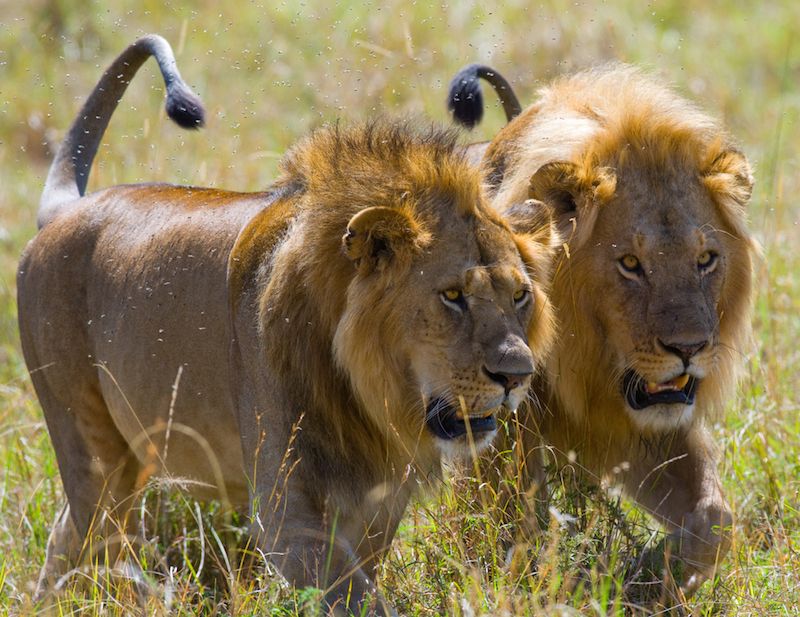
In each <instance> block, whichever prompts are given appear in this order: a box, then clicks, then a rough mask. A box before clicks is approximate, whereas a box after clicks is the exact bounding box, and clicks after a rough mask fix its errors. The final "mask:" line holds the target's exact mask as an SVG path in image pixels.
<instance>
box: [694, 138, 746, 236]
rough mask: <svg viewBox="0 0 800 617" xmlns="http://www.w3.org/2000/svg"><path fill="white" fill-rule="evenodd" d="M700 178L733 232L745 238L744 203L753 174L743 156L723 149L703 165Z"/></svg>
mask: <svg viewBox="0 0 800 617" xmlns="http://www.w3.org/2000/svg"><path fill="white" fill-rule="evenodd" d="M702 179H703V184H705V186H706V188H707V189H708V190H709V191H710V192H711V194H712V195H713V196H714V198H715V200H716V202H717V203H718V204H719V207H720V208H721V209H722V211H723V212H722V213H723V216H725V218H726V219H727V220H728V222H729V223H730V224H731V225H732V226H733V228H734V229H735V230H736V232H737V233H739V234H740V235H741V236H742V237H747V235H748V232H747V230H746V229H744V228H743V223H744V221H745V220H746V218H747V217H746V209H747V202H748V201H750V196H751V195H752V194H753V174H752V171H751V170H750V164H749V163H748V162H747V157H745V155H744V154H742V153H741V152H739V151H738V150H733V149H729V150H724V151H723V152H721V153H720V154H718V155H717V156H716V157H715V158H714V159H713V160H712V161H711V163H709V164H708V165H707V167H706V169H705V170H704V171H703V174H702Z"/></svg>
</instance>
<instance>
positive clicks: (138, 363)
mask: <svg viewBox="0 0 800 617" xmlns="http://www.w3.org/2000/svg"><path fill="white" fill-rule="evenodd" d="M143 41H144V42H142V41H140V42H137V43H136V44H134V46H132V47H131V48H129V49H128V50H126V52H123V56H121V57H120V59H118V61H117V65H120V66H122V67H123V69H122V70H125V69H124V67H125V66H127V62H125V58H126V54H130V53H132V50H133V52H135V53H137V54H140V53H141V50H140V49H139V47H137V46H142V45H144V46H145V47H146V49H154V50H155V51H154V52H153V53H155V54H160V56H157V57H159V63H160V64H166V65H167V66H169V63H168V62H166V59H167V55H168V46H166V43H165V42H163V41H162V40H160V39H155V40H154V39H152V37H151V38H149V39H146V40H145V39H143ZM165 46H166V47H165ZM137 66H138V65H137ZM133 72H135V68H134V69H133ZM124 77H125V83H127V81H129V80H130V78H131V77H132V72H128V73H127V74H126V75H125V76H124ZM118 79H121V78H118V77H117V75H116V73H115V72H113V71H112V72H107V74H106V76H104V78H103V79H102V80H101V82H100V84H98V87H97V88H96V89H95V93H93V95H92V97H90V100H89V102H88V103H87V107H85V108H84V110H83V111H82V112H81V114H80V115H79V117H78V120H76V124H75V125H74V126H73V128H72V129H71V131H70V135H75V136H77V135H82V134H86V135H89V138H88V139H90V140H91V139H94V140H95V141H98V140H99V136H97V135H95V133H94V131H95V130H98V129H97V127H94V128H93V127H92V123H93V119H94V118H99V119H100V121H99V122H98V124H99V125H101V126H100V129H99V130H101V129H102V127H104V126H105V122H107V121H108V117H107V116H108V115H110V113H111V111H113V107H114V105H115V104H116V101H117V100H118V98H119V92H117V93H116V94H115V96H114V98H113V101H112V103H113V104H111V103H109V104H107V105H105V107H104V108H103V109H104V110H98V109H95V108H94V107H92V106H93V105H95V104H96V103H97V97H100V100H104V99H102V93H103V92H108V91H109V89H110V88H111V87H113V85H114V84H115V83H116V80H118ZM109 80H112V81H111V82H109ZM123 89H124V88H123ZM98 93H100V94H98ZM87 123H88V125H87ZM76 139H77V138H76ZM78 143H80V142H78ZM63 148H66V151H61V152H59V155H58V156H57V158H56V162H55V163H54V168H53V170H51V174H50V177H49V180H48V188H47V189H46V191H45V194H44V195H43V198H42V212H41V213H40V222H41V224H42V225H43V228H42V230H41V231H40V233H39V235H38V236H37V237H36V238H34V240H32V241H31V243H30V244H29V246H28V247H27V249H26V251H25V253H24V255H23V257H22V259H21V263H20V268H19V276H18V294H19V303H18V304H19V314H20V331H21V339H22V345H23V351H24V353H25V358H26V362H27V363H28V366H29V369H30V371H31V377H32V379H33V382H34V385H35V387H36V391H37V394H38V395H39V398H40V401H41V404H42V408H43V410H44V413H45V417H46V420H47V424H48V428H49V430H50V433H51V436H52V439H53V444H54V447H55V450H56V454H57V457H58V462H59V468H60V470H61V474H62V479H63V481H64V487H65V492H66V494H67V498H68V502H69V507H68V508H67V509H66V510H65V511H64V512H63V513H62V514H61V515H60V516H59V519H58V520H57V522H56V526H55V527H54V530H53V533H52V535H51V539H50V542H49V546H48V556H47V561H46V563H45V567H44V569H43V571H42V576H41V579H40V589H39V593H40V594H41V593H43V592H44V591H45V590H46V589H47V588H48V587H49V586H52V585H53V584H54V582H55V581H56V580H57V579H58V577H59V576H60V575H61V574H62V573H64V572H66V571H67V570H68V569H69V568H70V567H72V566H74V565H76V564H77V563H80V561H81V560H82V559H86V558H96V555H97V554H98V553H101V551H102V548H103V545H102V543H100V544H97V543H94V542H87V541H86V539H87V535H88V536H90V537H91V536H92V535H93V534H95V533H96V534H99V535H100V536H101V537H102V538H103V539H104V541H108V542H109V543H110V544H112V545H113V544H114V543H115V542H118V536H117V539H116V540H115V536H114V534H113V533H112V532H113V531H114V530H115V526H116V529H121V530H126V529H127V525H128V523H130V521H129V520H128V518H129V517H128V516H127V513H128V510H129V508H130V507H131V506H132V505H133V504H132V501H133V500H134V499H135V493H136V490H137V489H138V488H140V487H141V486H142V485H143V484H144V483H146V481H147V479H148V478H149V477H151V476H166V477H168V478H173V479H177V480H179V481H181V482H182V484H183V485H184V486H185V487H186V488H187V490H189V491H191V492H192V493H193V494H195V495H197V496H199V497H208V496H217V497H221V498H223V499H224V500H226V501H227V502H228V503H230V504H231V505H233V506H234V507H238V508H243V509H244V508H247V506H248V505H249V508H250V512H251V514H253V515H254V516H255V521H256V522H255V524H254V525H253V530H254V541H255V542H257V543H258V548H259V549H260V550H261V551H263V553H264V554H265V555H270V556H272V557H271V559H272V560H273V561H274V562H275V563H276V565H278V567H279V569H280V570H281V571H282V573H283V574H284V575H285V576H286V577H287V578H288V579H289V580H290V581H292V582H294V583H297V584H302V585H316V586H322V587H328V590H329V593H328V595H327V600H326V601H327V602H328V604H329V605H338V604H341V603H342V602H345V601H349V603H350V604H349V607H350V609H351V610H353V611H355V612H356V613H358V612H359V611H360V610H361V609H362V608H364V606H363V603H364V602H366V601H368V597H369V596H372V597H373V599H374V597H375V595H376V594H377V590H376V589H375V586H374V584H373V583H372V580H371V576H372V574H373V570H374V568H375V566H376V564H377V562H378V559H379V558H380V556H381V554H382V553H383V552H384V551H385V550H386V549H387V547H388V545H389V543H390V542H391V539H392V537H393V535H394V532H395V529H396V527H397V525H398V523H399V520H400V517H401V516H402V513H403V510H404V508H405V505H406V502H407V500H408V498H409V496H410V495H411V494H412V493H413V491H414V490H415V488H416V487H417V486H418V485H419V484H420V483H421V482H425V481H427V480H428V479H429V478H435V477H436V476H437V474H438V473H439V461H440V456H441V452H442V451H445V452H453V453H455V454H468V453H469V452H470V451H471V447H472V446H473V445H477V447H479V448H480V447H481V446H482V445H484V444H485V443H486V442H488V440H489V439H490V438H491V436H492V435H493V434H494V432H495V429H494V427H495V419H494V416H495V413H496V412H497V411H498V410H499V409H500V408H501V407H509V408H512V409H513V408H515V407H516V406H517V405H518V404H519V402H520V401H521V400H522V398H523V397H524V395H525V392H526V390H527V387H528V385H529V383H530V379H531V375H532V373H533V370H534V367H535V365H534V360H536V359H539V358H540V357H543V355H544V352H545V350H546V348H547V346H548V344H549V342H550V341H551V340H552V337H553V325H552V316H551V311H550V307H549V303H548V300H547V298H546V297H545V295H544V294H543V291H542V289H543V287H542V285H543V282H544V278H545V272H546V270H547V267H548V263H549V261H550V259H551V256H552V251H551V243H552V238H553V236H552V234H551V229H550V220H549V218H548V217H544V218H542V217H541V215H540V213H539V212H538V211H532V212H531V217H530V218H529V219H528V220H527V221H524V220H523V221H519V223H520V224H521V228H520V229H521V231H520V232H519V233H517V232H514V231H512V230H511V229H510V227H509V226H508V225H507V224H506V223H504V222H503V221H502V220H501V219H500V218H499V217H498V216H497V215H496V213H494V211H493V210H492V209H491V208H490V207H489V206H488V203H487V202H486V199H485V197H484V196H483V194H482V190H481V188H482V187H481V178H480V174H479V172H478V171H477V170H476V169H474V167H473V166H472V165H470V164H469V163H468V162H467V161H466V160H465V158H464V156H463V154H462V153H461V152H460V149H459V148H458V147H457V145H456V141H455V136H454V134H453V133H448V132H445V131H441V130H437V129H434V128H431V129H428V130H427V131H422V130H419V129H415V128H413V127H412V126H411V125H410V124H409V123H403V122H395V123H393V122H390V121H379V122H375V123H371V124H368V125H365V126H361V127H356V128H352V129H340V128H338V127H327V128H322V129H320V130H318V131H316V132H314V133H313V134H312V135H311V136H309V137H308V138H306V139H305V140H304V141H302V142H301V143H299V144H298V145H297V146H295V147H294V148H293V149H292V151H291V152H290V153H289V154H288V155H287V157H286V158H285V159H284V162H283V173H282V176H281V178H280V179H279V180H278V181H277V182H276V183H275V184H274V185H273V186H272V187H271V189H270V190H268V191H266V192H263V193H253V194H243V193H232V192H225V191H218V190H215V189H198V188H192V187H176V186H169V185H136V186H121V187H114V188H111V189H105V190H103V191H99V192H97V193H94V194H91V195H88V196H85V197H76V195H78V194H80V193H81V192H82V187H81V186H75V185H74V183H75V170H74V167H72V162H71V161H73V160H76V159H79V158H80V152H78V151H75V152H74V153H73V155H70V151H69V149H70V148H78V150H80V147H79V146H76V145H75V144H70V140H68V141H67V142H66V143H65V146H63ZM83 163H84V166H85V167H86V168H88V165H90V164H91V158H89V159H88V160H83ZM84 186H85V184H84ZM64 196H66V197H64ZM528 340H530V341H531V346H530V347H529V345H528ZM532 350H533V354H532V353H531V351H532ZM467 417H468V418H469V422H467ZM470 426H471V427H472V428H471V429H470V428H469V427H470ZM473 437H474V443H473V439H472V438H473ZM131 531H132V530H131ZM334 536H335V537H334ZM332 538H333V541H331V539H332ZM112 549H113V547H112ZM111 552H112V553H113V551H111ZM383 610H388V609H387V607H386V606H383V605H382V606H379V607H378V611H379V612H382V611H383Z"/></svg>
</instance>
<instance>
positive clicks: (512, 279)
mask: <svg viewBox="0 0 800 617" xmlns="http://www.w3.org/2000/svg"><path fill="white" fill-rule="evenodd" d="M351 227H352V225H351ZM425 227H426V229H427V231H426V232H425V242H424V246H423V247H421V248H420V250H418V251H414V252H413V254H412V255H411V256H409V257H408V260H407V263H405V264H404V265H403V266H402V267H400V268H397V266H398V264H396V263H386V264H385V265H384V266H383V267H382V268H381V267H378V268H377V269H375V270H370V271H369V272H366V273H365V274H364V276H360V277H359V278H358V279H357V280H356V281H355V287H354V288H353V289H351V293H350V294H349V299H350V301H351V305H350V306H349V308H348V314H346V315H345V319H343V322H342V323H348V322H349V321H350V319H351V318H353V317H356V316H357V317H358V319H359V320H360V321H361V327H362V328H364V329H366V330H368V331H370V332H371V333H372V336H371V337H370V339H369V340H368V341H364V344H366V345H368V346H369V347H370V349H371V350H372V352H374V353H372V354H370V356H371V358H372V361H370V360H368V359H367V358H364V359H363V360H360V359H357V358H356V357H355V356H354V355H352V353H350V352H348V353H347V355H346V354H345V353H343V351H345V350H351V351H354V349H353V346H352V344H349V343H348V341H346V340H345V338H344V336H343V334H344V330H342V327H341V326H340V328H339V335H337V345H338V346H339V357H340V361H341V362H342V364H346V363H347V364H348V365H349V366H350V367H352V365H353V362H356V361H357V362H359V363H361V364H360V365H361V366H362V367H363V366H365V364H369V366H368V367H367V368H368V369H369V370H368V371H352V370H351V375H353V374H355V373H358V374H361V375H363V374H365V373H367V372H369V374H372V375H373V380H374V381H373V382H372V383H367V382H365V381H363V380H362V381H360V382H359V381H357V382H355V385H356V389H357V391H358V392H359V393H360V394H361V396H362V397H364V398H366V399H367V400H368V401H369V399H370V398H371V397H373V396H374V394H378V395H380V396H386V394H385V393H386V386H387V385H389V384H385V385H384V387H383V388H380V387H376V384H378V383H380V380H381V377H382V375H377V374H375V369H380V367H381V365H383V366H384V368H385V362H386V361H387V360H385V359H384V360H383V361H380V360H378V359H377V358H376V356H378V355H380V353H379V352H380V351H389V352H390V354H391V356H390V359H389V360H388V362H391V363H392V364H393V365H394V367H395V370H392V371H391V372H392V374H397V375H403V376H404V381H403V383H399V384H392V385H393V386H394V388H396V389H397V391H401V398H402V399H403V400H404V401H406V403H405V409H404V414H403V417H402V419H401V420H400V422H401V424H402V426H395V427H393V429H392V430H396V431H398V432H400V433H403V432H407V433H409V434H412V435H414V436H415V438H417V439H418V438H420V437H422V438H423V439H433V441H434V443H435V444H436V445H437V447H438V449H440V450H441V451H443V452H444V453H446V454H449V455H456V456H458V455H464V454H467V453H469V452H470V450H471V449H472V448H476V449H480V448H482V447H483V446H485V445H486V444H488V443H489V441H490V440H491V439H492V437H493V436H494V434H495V432H496V428H497V414H498V413H500V412H501V411H502V410H515V409H516V408H517V406H518V405H519V404H520V402H522V400H523V398H524V397H525V396H526V393H527V391H528V388H529V386H530V380H531V376H532V374H533V372H534V369H535V365H536V359H538V358H540V357H541V355H540V353H539V352H542V351H543V349H544V348H545V347H546V346H547V345H548V344H549V339H550V338H551V337H552V325H551V315H550V308H549V304H548V302H547V298H546V297H545V296H544V294H543V292H542V289H541V286H540V282H539V281H537V280H535V278H536V275H535V274H534V272H535V271H536V264H535V263H533V262H535V260H536V258H533V259H530V256H531V254H532V253H533V252H537V253H538V258H540V259H542V260H547V259H549V258H550V257H549V256H550V255H551V250H550V248H549V246H544V245H543V244H540V243H538V242H536V241H531V237H530V236H527V238H526V237H525V236H517V235H516V234H515V233H513V232H512V231H511V230H510V229H509V228H508V227H507V226H506V225H505V224H504V223H501V222H500V221H499V220H498V219H497V218H496V217H494V216H492V217H490V216H487V215H486V214H483V215H480V216H475V215H472V216H464V217H452V218H450V217H448V218H438V219H436V220H432V221H429V222H428V223H427V224H426V225H425ZM548 227H549V223H548ZM351 233H352V231H351ZM358 233H362V232H356V233H355V234H353V236H354V237H358ZM381 249H382V250H385V242H383V241H382V242H381ZM523 256H525V257H523ZM395 261H397V260H396V258H395ZM355 289H357V291H354V290H355ZM376 297H380V298H381V299H382V302H380V303H378V302H374V301H373V300H372V299H373V298H376ZM367 321H370V322H371V324H372V325H367ZM350 331H351V332H355V331H356V329H355V328H352V329H351V330H350ZM529 341H534V344H533V345H531V344H529ZM532 346H533V348H534V351H533V352H532V350H531V347H532ZM364 352H365V350H364V349H363V348H362V349H361V350H360V353H361V355H362V356H364V355H365V353H364ZM381 373H382V374H387V373H388V372H387V371H385V370H382V369H381ZM386 398H391V397H389V396H386ZM376 406H378V407H380V406H381V402H380V401H374V400H373V401H372V402H368V404H367V405H366V407H367V408H375V407H376ZM384 406H385V405H384ZM383 422H389V423H392V422H395V423H396V422H398V419H397V418H391V417H386V416H385V414H384V418H383Z"/></svg>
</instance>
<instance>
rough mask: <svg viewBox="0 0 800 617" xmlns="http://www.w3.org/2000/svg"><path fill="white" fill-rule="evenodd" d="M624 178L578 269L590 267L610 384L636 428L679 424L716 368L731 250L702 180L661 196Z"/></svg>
mask: <svg viewBox="0 0 800 617" xmlns="http://www.w3.org/2000/svg"><path fill="white" fill-rule="evenodd" d="M619 180H621V181H619V182H618V184H617V187H618V188H617V191H616V193H615V195H614V196H613V197H612V198H611V199H610V200H609V201H608V202H607V203H605V204H603V206H602V207H601V209H600V210H601V211H600V212H599V213H598V216H597V220H596V222H595V227H594V233H593V234H592V238H591V241H590V242H589V243H588V244H587V246H586V251H587V253H588V254H587V256H586V260H585V262H584V261H583V260H582V259H581V260H580V263H579V265H578V267H581V268H588V269H589V270H590V271H591V272H592V276H591V277H587V283H588V284H589V285H590V288H591V291H590V295H591V297H592V298H594V299H595V303H596V305H595V307H594V311H593V314H594V316H595V318H596V319H597V320H598V322H599V324H598V325H599V326H600V328H601V331H602V333H603V335H604V337H605V339H606V345H605V349H606V353H605V355H606V358H607V361H608V362H609V363H610V366H609V369H610V370H609V372H608V375H609V379H610V380H611V384H610V385H611V387H612V388H614V389H616V391H617V392H616V393H617V395H618V396H619V397H621V398H622V401H623V402H624V405H625V408H626V410H627V412H628V414H629V415H630V417H631V419H632V420H633V421H634V423H635V424H637V425H638V426H640V427H642V428H648V429H653V430H663V429H671V428H674V427H676V426H678V425H682V424H687V423H689V422H690V421H691V420H692V417H693V411H694V407H695V401H696V399H697V397H698V396H699V395H701V394H702V393H703V390H704V382H705V380H706V378H708V377H711V376H713V375H714V373H715V368H716V366H717V363H718V361H719V353H720V339H719V335H720V331H719V323H720V314H719V309H720V299H721V294H722V290H723V281H724V280H725V279H726V277H727V276H728V271H727V270H728V261H729V255H730V252H731V250H732V247H731V246H730V242H729V239H728V237H727V236H726V234H725V232H724V231H723V221H722V220H721V219H720V217H719V215H718V214H717V213H716V211H715V208H714V205H713V203H712V202H711V199H710V197H709V195H708V194H707V193H705V192H704V191H703V190H702V187H701V186H700V184H699V182H698V183H695V184H694V186H693V185H692V184H685V185H683V186H680V187H675V188H674V190H671V191H669V194H664V191H663V190H662V191H660V193H661V194H659V193H658V192H655V193H654V191H658V186H657V185H648V184H647V183H645V182H636V181H633V179H631V180H629V181H626V179H625V178H620V179H619ZM659 184H660V183H659ZM654 199H655V200H657V201H661V203H662V205H661V207H659V208H654V207H653V205H652V204H653V200H654Z"/></svg>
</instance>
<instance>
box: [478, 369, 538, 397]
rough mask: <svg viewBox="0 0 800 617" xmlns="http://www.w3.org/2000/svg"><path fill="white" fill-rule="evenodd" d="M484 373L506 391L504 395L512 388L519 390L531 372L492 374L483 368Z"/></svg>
mask: <svg viewBox="0 0 800 617" xmlns="http://www.w3.org/2000/svg"><path fill="white" fill-rule="evenodd" d="M483 370H484V372H485V373H486V375H487V376H488V377H489V379H491V380H492V381H494V382H497V383H499V384H500V385H501V386H503V388H504V389H505V391H506V394H508V393H509V392H511V391H512V390H513V389H514V388H519V387H520V386H521V385H523V384H524V383H525V381H527V380H528V379H529V378H530V376H531V375H532V374H533V372H525V373H494V372H492V371H490V370H489V369H488V368H486V367H485V366H484V367H483Z"/></svg>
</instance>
